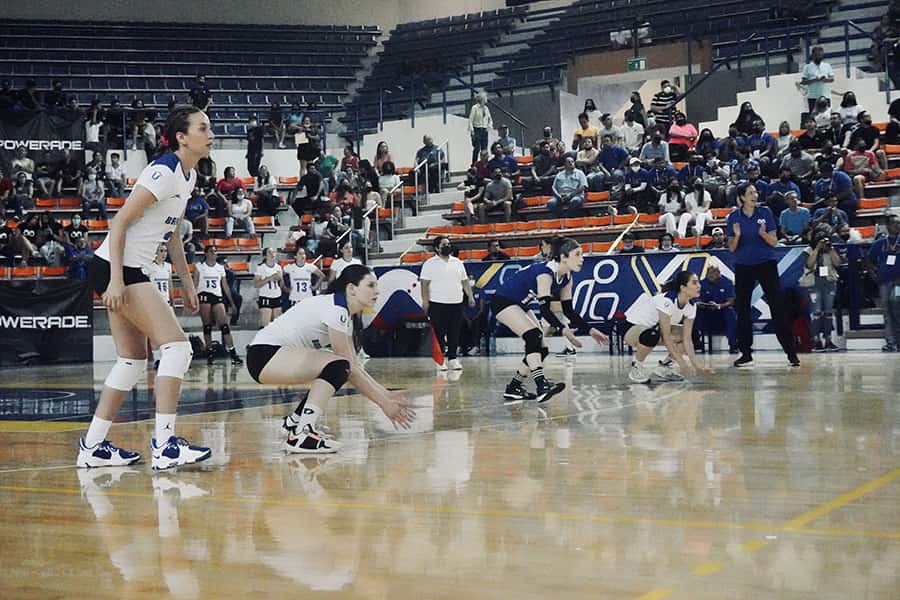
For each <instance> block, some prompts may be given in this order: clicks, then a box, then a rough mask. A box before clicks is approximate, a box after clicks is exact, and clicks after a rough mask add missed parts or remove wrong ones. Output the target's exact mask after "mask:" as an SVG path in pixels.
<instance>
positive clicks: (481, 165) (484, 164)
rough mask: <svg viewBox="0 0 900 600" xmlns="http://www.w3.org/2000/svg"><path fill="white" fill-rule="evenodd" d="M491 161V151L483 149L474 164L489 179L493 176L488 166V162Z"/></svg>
mask: <svg viewBox="0 0 900 600" xmlns="http://www.w3.org/2000/svg"><path fill="white" fill-rule="evenodd" d="M489 162H491V153H490V152H488V151H487V150H482V151H481V152H479V154H478V160H476V161H475V164H474V165H472V166H473V167H475V169H477V170H478V174H479V175H480V176H481V177H483V178H484V179H488V178H490V176H491V170H490V169H489V168H488V163H489Z"/></svg>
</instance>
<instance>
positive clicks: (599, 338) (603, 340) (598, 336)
mask: <svg viewBox="0 0 900 600" xmlns="http://www.w3.org/2000/svg"><path fill="white" fill-rule="evenodd" d="M588 333H590V335H591V337H592V338H594V341H595V342H597V343H598V344H608V343H609V338H608V337H606V335H604V333H603V332H602V331H600V330H599V329H597V328H596V327H591V330H590V331H589V332H588Z"/></svg>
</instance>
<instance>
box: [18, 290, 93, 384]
mask: <svg viewBox="0 0 900 600" xmlns="http://www.w3.org/2000/svg"><path fill="white" fill-rule="evenodd" d="M93 316H94V315H93V299H92V294H91V290H90V287H89V286H88V284H87V282H85V281H59V282H53V283H52V284H48V282H43V283H41V284H40V285H34V286H26V287H20V286H18V285H12V284H9V283H0V366H10V365H20V364H23V363H32V362H34V363H75V362H91V361H93V359H94V332H93V329H94V328H93Z"/></svg>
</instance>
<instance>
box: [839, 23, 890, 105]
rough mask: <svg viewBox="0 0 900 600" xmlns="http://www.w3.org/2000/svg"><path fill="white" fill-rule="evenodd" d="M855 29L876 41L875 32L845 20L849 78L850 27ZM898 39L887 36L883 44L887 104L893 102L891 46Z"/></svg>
mask: <svg viewBox="0 0 900 600" xmlns="http://www.w3.org/2000/svg"><path fill="white" fill-rule="evenodd" d="M851 28H852V29H855V30H856V31H858V32H859V33H861V34H863V35H865V36H866V37H868V38H869V39H870V40H872V41H873V42H874V41H875V40H874V38H873V35H872V34H873V32H870V31H866V30H865V29H863V28H862V27H860V26H859V25H857V24H856V23H854V22H853V21H844V75H846V77H847V79H850V70H851V69H850V29H851ZM896 41H897V38H885V39H884V40H883V41H882V44H881V48H880V50H881V56H882V65H881V66H882V67H883V68H884V101H885V102H886V103H887V104H890V103H891V86H892V82H891V77H890V73H889V70H890V69H889V66H888V65H889V64H890V62H891V59H890V58H889V57H890V56H891V54H892V52H891V47H892V46H893V43H894V42H896Z"/></svg>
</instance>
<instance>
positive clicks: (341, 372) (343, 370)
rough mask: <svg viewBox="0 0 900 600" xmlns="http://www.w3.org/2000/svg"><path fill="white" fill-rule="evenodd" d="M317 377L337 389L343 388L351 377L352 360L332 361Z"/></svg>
mask: <svg viewBox="0 0 900 600" xmlns="http://www.w3.org/2000/svg"><path fill="white" fill-rule="evenodd" d="M317 379H321V380H322V381H327V382H328V384H329V385H330V386H331V387H333V388H334V390H335V391H337V390H339V389H341V386H343V385H344V384H345V383H347V380H348V379H350V362H349V361H347V360H344V359H341V360H333V361H331V362H330V363H328V364H327V365H325V368H324V369H322V372H321V373H319V376H318V377H317Z"/></svg>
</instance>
